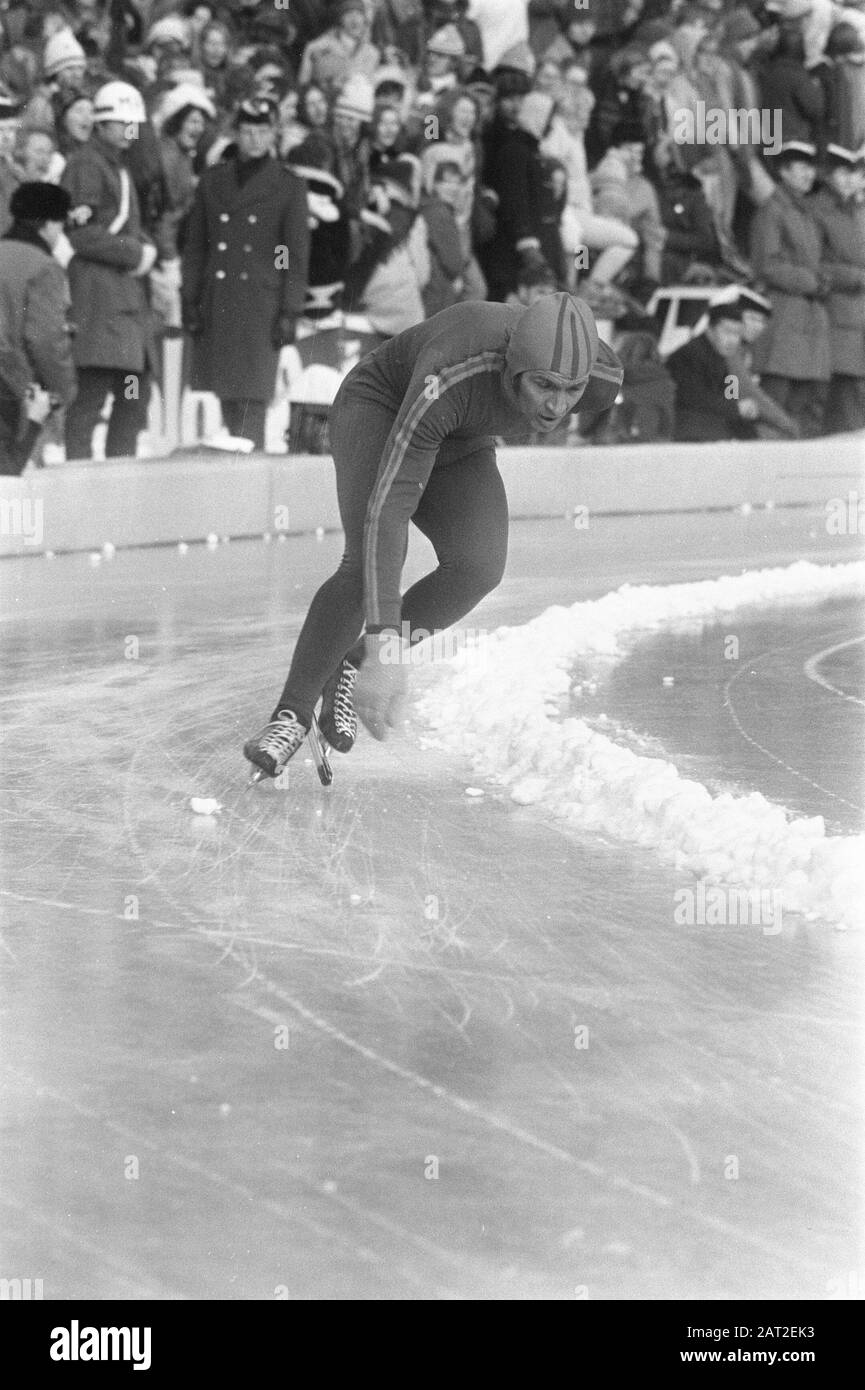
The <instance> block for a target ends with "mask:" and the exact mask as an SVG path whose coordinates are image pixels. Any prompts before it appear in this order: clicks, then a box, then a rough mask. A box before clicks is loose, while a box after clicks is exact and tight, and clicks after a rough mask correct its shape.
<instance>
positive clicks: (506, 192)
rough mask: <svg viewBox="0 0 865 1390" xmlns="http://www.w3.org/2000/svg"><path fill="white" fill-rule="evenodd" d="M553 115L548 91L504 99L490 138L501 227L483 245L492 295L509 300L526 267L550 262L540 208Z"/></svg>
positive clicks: (489, 171) (488, 168)
mask: <svg viewBox="0 0 865 1390" xmlns="http://www.w3.org/2000/svg"><path fill="white" fill-rule="evenodd" d="M552 114H553V101H552V99H551V98H550V97H548V96H544V94H543V93H542V92H530V93H528V94H527V95H526V96H524V97H522V98H513V97H509V98H506V99H504V100H499V102H498V110H497V113H496V116H495V118H494V120H493V123H492V125H491V126H490V129H489V130H488V131H487V132H486V139H485V151H486V162H485V171H484V172H485V178H486V181H487V183H488V185H489V187H490V188H491V189H492V190H493V192H494V193H495V194H496V195H497V196H498V199H499V203H498V210H497V214H496V231H495V235H494V236H493V237H492V239H491V240H490V241H489V242H487V244H486V246H484V247H482V248H481V265H482V267H483V271H484V274H485V276H486V279H487V285H488V289H489V297H490V298H491V299H496V300H504V299H506V298H507V296H508V294H509V293H512V292H513V291H514V290H515V289H516V285H517V277H518V275H519V272H520V270H521V269H523V268H525V267H527V266H529V265H535V264H540V263H541V262H544V260H545V258H544V255H543V252H542V251H541V231H542V228H541V221H540V215H539V214H540V207H541V202H542V199H543V188H542V185H543V180H544V171H543V164H542V157H541V153H540V142H541V139H542V138H543V136H544V135H545V134H546V130H547V127H548V126H549V124H550V121H551V119H552Z"/></svg>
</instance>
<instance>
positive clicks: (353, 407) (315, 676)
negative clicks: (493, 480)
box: [276, 393, 394, 721]
mask: <svg viewBox="0 0 865 1390" xmlns="http://www.w3.org/2000/svg"><path fill="white" fill-rule="evenodd" d="M393 419H394V417H393V414H392V413H391V412H390V411H388V410H386V409H385V408H383V407H382V406H378V405H373V404H371V403H370V402H368V401H364V400H358V399H357V398H356V397H353V396H351V395H350V394H349V393H342V394H341V395H340V396H339V397H338V398H337V401H336V402H335V404H334V409H333V410H332V412H331V418H330V441H331V449H332V451H333V461H334V466H335V468H336V488H337V499H338V502H339V514H340V519H341V521H342V526H343V530H344V532H345V552H344V554H343V557H342V561H341V563H340V566H339V569H338V570H337V571H336V573H335V574H332V575H331V577H330V579H328V580H326V581H325V583H324V584H322V586H321V588H320V589H319V590H318V593H317V594H316V595H315V598H314V599H313V601H312V603H311V605H310V609H309V613H308V614H307V616H306V621H305V622H304V624H303V627H302V629H301V632H300V636H299V637H298V639H297V646H296V647H295V649H294V657H293V659H292V663H291V669H290V671H289V673H288V677H287V679H286V682H285V687H284V689H283V692H282V695H281V696H280V698H279V701H278V703H277V706H276V709H277V710H280V709H292V710H294V711H295V713H296V714H298V715H299V716H300V717H301V718H302V719H304V720H305V721H308V720H309V719H310V718H311V716H312V711H313V708H314V707H315V703H316V700H317V699H318V697H319V695H320V694H321V692H322V689H323V687H324V684H325V681H326V680H327V679H328V677H329V676H330V675H331V674H332V673H333V671H334V670H335V669H336V667H337V666H338V664H339V662H340V661H341V659H342V657H343V656H344V655H345V654H346V652H347V651H348V650H349V648H351V647H352V645H353V644H354V643H355V642H356V641H357V639H358V637H359V636H360V633H361V631H362V629H363V529H364V521H365V519H366V509H367V504H368V502H369V498H370V494H371V492H372V490H373V487H374V485H375V480H376V477H377V476H378V469H379V464H380V462H381V458H382V454H383V453H384V447H385V444H386V443H387V438H388V435H389V434H390V431H391V428H392V426H393Z"/></svg>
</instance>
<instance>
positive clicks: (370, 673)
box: [354, 632, 408, 742]
mask: <svg viewBox="0 0 865 1390" xmlns="http://www.w3.org/2000/svg"><path fill="white" fill-rule="evenodd" d="M364 648H365V652H366V655H365V657H364V662H363V665H362V666H361V668H360V674H359V675H358V678H357V684H356V686H355V688H354V708H355V711H356V712H357V717H358V719H359V720H360V721H361V723H362V724H363V726H364V728H366V729H368V730H369V732H370V733H371V734H372V736H373V738H377V739H378V740H379V742H381V741H382V740H383V739H386V738H387V735H388V730H389V729H395V728H396V726H397V724H399V722H400V720H401V718H402V714H403V709H404V706H405V702H406V697H407V695H408V647H407V646H406V644H405V643H404V642H403V641H402V639H401V638H400V637H399V635H398V634H397V633H395V632H379V633H375V634H372V633H367V635H366V637H365V639H364Z"/></svg>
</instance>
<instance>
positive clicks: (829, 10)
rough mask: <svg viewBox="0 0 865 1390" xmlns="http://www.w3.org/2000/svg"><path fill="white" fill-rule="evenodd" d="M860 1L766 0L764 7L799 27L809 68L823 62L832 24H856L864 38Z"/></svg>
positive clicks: (864, 18)
mask: <svg viewBox="0 0 865 1390" xmlns="http://www.w3.org/2000/svg"><path fill="white" fill-rule="evenodd" d="M857 2H858V0H766V4H765V8H766V10H767V11H769V13H771V14H772V15H777V17H778V18H779V19H780V21H781V24H782V27H783V28H792V27H799V28H800V31H801V34H802V46H803V55H804V57H803V61H804V63H805V66H806V67H807V68H808V69H809V70H810V69H812V68H816V67H817V65H818V64H819V63H820V62H821V60H822V58H823V56H824V54H825V51H826V46H827V42H828V38H829V34H830V33H831V31H832V27H833V25H835V24H838V23H840V22H841V21H842V20H843V21H845V22H847V23H850V24H854V25H855V26H856V27H857V29H858V30H859V32H860V33H861V34H862V36H863V38H865V15H863V14H862V13H861V12H860V10H858V9H857V8H855V6H856V5H857ZM789 138H790V139H793V138H794V137H793V136H790V137H789Z"/></svg>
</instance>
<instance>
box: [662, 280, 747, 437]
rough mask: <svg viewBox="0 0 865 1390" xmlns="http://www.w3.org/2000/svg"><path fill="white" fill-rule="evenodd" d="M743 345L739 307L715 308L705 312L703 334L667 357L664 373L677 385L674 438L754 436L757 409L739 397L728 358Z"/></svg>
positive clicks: (729, 304) (727, 304) (733, 304)
mask: <svg viewBox="0 0 865 1390" xmlns="http://www.w3.org/2000/svg"><path fill="white" fill-rule="evenodd" d="M741 342H742V315H741V311H740V309H739V307H738V305H737V304H736V303H725V304H719V305H716V306H714V307H713V308H712V309H710V311H709V325H708V327H707V329H706V331H705V333H701V334H700V335H699V336H698V337H696V338H692V339H691V341H690V342H688V343H686V344H685V346H684V347H681V348H679V349H678V351H677V352H674V353H671V355H670V356H669V357H668V358H667V370H668V372H669V373H670V375H671V376H672V378H673V380H674V381H675V383H676V424H675V430H674V436H673V437H674V438H675V439H678V440H683V441H693V442H706V441H709V440H716V439H755V438H756V429H755V424H754V422H755V420H756V418H757V408H756V406H755V404H754V402H753V401H751V400H747V399H742V398H737V390H736V386H735V383H734V382H733V381H732V379H731V373H730V366H729V362H728V360H727V358H728V357H729V356H730V354H731V353H733V352H734V351H736V350H737V349H738V348H739V346H740V344H741ZM731 388H732V389H731Z"/></svg>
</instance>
